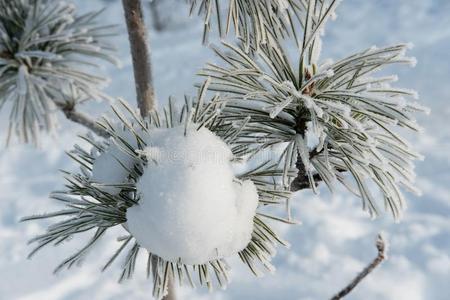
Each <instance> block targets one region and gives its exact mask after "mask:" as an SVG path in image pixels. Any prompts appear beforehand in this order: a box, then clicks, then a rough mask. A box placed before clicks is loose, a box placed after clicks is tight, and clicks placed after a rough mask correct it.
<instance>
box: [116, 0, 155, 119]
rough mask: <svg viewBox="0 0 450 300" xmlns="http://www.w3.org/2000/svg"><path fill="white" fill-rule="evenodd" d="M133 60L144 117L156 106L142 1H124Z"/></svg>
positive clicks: (141, 110)
mask: <svg viewBox="0 0 450 300" xmlns="http://www.w3.org/2000/svg"><path fill="white" fill-rule="evenodd" d="M122 4H123V8H124V12H125V19H126V23H127V29H128V38H129V40H130V48H131V56H132V59H133V70H134V81H135V84H136V97H137V103H138V106H139V109H140V112H141V115H142V117H147V116H148V114H149V112H150V111H151V110H152V109H153V108H154V106H155V93H154V88H153V78H152V67H151V62H150V47H149V43H148V40H147V29H146V27H145V23H144V15H143V11H142V5H141V1H140V0H122Z"/></svg>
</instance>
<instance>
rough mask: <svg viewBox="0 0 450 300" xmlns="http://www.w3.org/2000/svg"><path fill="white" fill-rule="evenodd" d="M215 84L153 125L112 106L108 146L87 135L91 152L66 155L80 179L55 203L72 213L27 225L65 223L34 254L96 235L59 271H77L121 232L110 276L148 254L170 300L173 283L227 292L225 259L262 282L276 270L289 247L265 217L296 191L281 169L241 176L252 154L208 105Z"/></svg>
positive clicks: (154, 118)
mask: <svg viewBox="0 0 450 300" xmlns="http://www.w3.org/2000/svg"><path fill="white" fill-rule="evenodd" d="M208 84H209V81H206V82H205V84H204V85H203V86H202V87H201V89H200V93H199V97H198V98H196V99H194V101H191V100H189V99H188V98H186V103H185V105H183V106H182V107H181V109H179V106H174V105H172V102H171V101H170V100H169V105H168V106H167V107H165V108H164V109H163V114H160V113H158V112H157V111H154V112H152V113H151V116H150V118H149V119H147V118H146V119H142V118H141V117H140V116H138V115H137V114H136V113H135V112H134V111H133V109H132V108H130V107H129V106H128V105H127V104H126V103H125V102H122V106H121V107H122V109H120V108H119V107H114V108H113V110H114V118H113V119H110V118H104V119H103V120H102V121H101V122H100V125H101V126H102V127H103V128H104V130H106V131H107V132H108V133H109V135H110V136H111V138H110V139H109V140H107V141H96V140H95V139H94V138H93V136H92V135H86V136H84V137H83V139H84V140H85V141H87V142H88V143H89V144H90V145H91V149H89V150H85V149H83V148H82V147H79V146H76V147H75V148H74V150H73V151H71V152H70V153H69V155H70V156H71V157H72V158H73V159H74V160H75V161H76V162H77V163H79V164H80V172H78V173H69V172H67V173H66V178H67V181H68V185H67V187H68V188H67V190H64V191H59V192H55V193H53V195H52V197H53V198H55V199H56V200H59V201H62V202H63V203H65V204H66V205H67V207H66V209H63V210H61V211H57V212H53V213H48V214H44V215H37V216H32V217H29V218H26V219H25V220H35V219H44V218H61V217H62V218H63V220H62V221H61V222H58V223H56V224H54V225H53V226H50V227H49V228H48V230H47V232H46V233H45V234H42V235H39V236H38V237H36V238H35V239H33V241H32V242H34V243H36V248H35V250H33V251H32V253H31V255H34V253H36V251H38V250H40V249H41V248H42V247H44V246H45V245H48V244H51V243H54V244H56V245H57V244H59V243H60V242H61V241H63V240H65V239H68V238H70V237H72V236H76V235H77V233H78V232H84V231H88V230H91V229H96V232H95V234H94V235H93V236H92V239H91V240H90V241H89V242H88V243H87V244H86V246H85V247H84V248H82V249H81V250H80V251H79V252H77V253H75V254H74V255H73V256H70V257H69V258H68V259H66V260H65V261H63V262H62V263H61V264H60V265H59V266H58V267H57V271H58V270H61V269H62V268H66V267H67V268H71V267H72V266H74V265H75V264H76V263H77V262H80V261H81V260H82V259H83V257H84V256H85V255H86V254H87V253H88V252H89V251H90V250H91V248H92V246H93V245H95V243H96V242H97V241H98V240H99V239H101V238H102V237H103V235H104V234H105V232H106V231H107V230H108V229H110V228H112V227H115V226H117V225H121V226H122V227H123V228H124V230H126V232H127V235H126V236H125V237H121V238H120V239H118V241H119V242H120V243H122V245H121V246H119V247H118V249H117V251H116V253H115V254H113V256H112V257H111V259H110V260H109V261H108V262H107V263H106V264H105V269H106V268H108V267H109V266H110V265H111V264H112V263H113V261H115V260H116V259H117V257H118V256H120V254H121V253H122V252H126V253H127V255H126V256H125V264H124V265H123V273H122V275H121V280H123V279H126V278H130V277H131V276H132V275H133V273H134V267H135V264H136V260H137V257H138V253H139V252H140V250H141V249H145V250H146V252H147V253H148V259H147V264H148V275H149V276H151V275H153V280H154V283H155V285H154V295H155V296H156V297H157V298H160V297H161V296H162V295H164V293H165V291H166V288H167V279H168V278H169V277H170V278H172V277H175V280H177V281H178V282H180V283H181V284H182V283H186V282H187V283H189V284H190V285H192V286H194V284H195V283H196V282H199V283H200V285H206V286H208V287H209V288H211V287H212V286H213V284H214V281H216V282H217V284H219V285H220V286H223V287H224V286H226V285H227V283H228V281H229V277H228V272H229V267H228V265H227V263H226V260H225V259H226V258H227V257H230V256H233V255H239V257H240V258H241V260H242V261H243V262H244V263H245V264H246V265H247V266H248V267H249V268H250V270H251V271H252V272H253V273H254V274H256V275H261V274H262V269H266V270H267V271H273V266H272V265H271V263H270V261H271V258H272V257H273V256H274V255H275V253H276V251H275V247H276V246H277V245H280V244H281V245H286V243H285V242H284V241H283V240H282V239H281V238H280V237H279V236H278V235H277V234H276V233H275V231H274V230H273V229H271V227H270V226H269V223H266V222H267V220H278V221H283V218H282V217H276V216H272V215H268V214H263V213H260V212H259V211H258V210H259V207H261V206H264V207H270V206H271V205H280V204H283V203H285V202H286V200H287V199H288V198H289V197H290V192H289V191H288V190H286V189H284V188H283V187H282V186H279V185H278V184H276V183H277V182H280V176H281V174H282V171H281V170H279V169H278V167H277V166H276V164H272V163H270V162H263V163H259V164H253V167H247V168H246V170H244V171H243V172H239V173H237V172H235V171H234V168H233V164H235V163H237V162H241V161H243V160H245V159H246V158H248V157H249V156H251V155H252V154H254V150H252V149H250V148H249V147H248V146H247V145H245V144H244V145H243V144H241V143H240V142H239V140H238V139H237V138H238V136H239V132H240V131H241V130H242V129H243V128H242V126H236V124H233V123H232V122H229V121H226V120H224V119H222V118H219V115H220V113H221V111H222V110H223V108H224V105H225V101H223V100H222V99H221V98H218V97H217V96H216V97H213V98H212V99H211V100H209V101H205V99H204V98H205V94H204V92H205V91H206V89H207V85H208ZM123 109H125V111H127V114H124V112H123ZM152 268H154V269H155V272H154V274H152V271H151V270H152ZM193 273H196V274H198V276H199V278H198V281H197V280H195V279H193V278H192V274H193ZM213 274H214V277H215V278H216V280H213V279H212V277H211V276H212V275H213Z"/></svg>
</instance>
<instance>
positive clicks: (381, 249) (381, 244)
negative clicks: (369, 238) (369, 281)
mask: <svg viewBox="0 0 450 300" xmlns="http://www.w3.org/2000/svg"><path fill="white" fill-rule="evenodd" d="M376 247H377V250H378V255H377V257H375V259H374V260H373V261H372V262H371V263H370V264H369V265H368V266H367V267H366V268H365V269H364V270H363V271H362V272H361V273H359V274H358V276H356V277H355V279H353V280H352V282H350V284H349V285H347V286H346V287H345V288H344V289H343V290H341V291H340V292H339V293H337V294H336V295H335V296H334V297H333V298H331V300H339V299H342V298H344V297H345V296H347V295H348V294H349V293H350V292H351V291H352V290H353V289H354V288H355V287H356V286H357V285H358V284H359V283H360V282H361V281H362V280H364V278H366V277H367V275H369V274H370V273H372V272H373V271H374V270H375V269H376V268H377V267H378V266H379V265H380V264H381V263H382V262H383V261H384V260H385V259H386V241H385V239H384V238H383V236H382V235H381V234H379V235H378V237H377V242H376Z"/></svg>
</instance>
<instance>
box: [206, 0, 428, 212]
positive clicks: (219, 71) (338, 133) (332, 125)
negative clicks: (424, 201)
mask: <svg viewBox="0 0 450 300" xmlns="http://www.w3.org/2000/svg"><path fill="white" fill-rule="evenodd" d="M337 2H338V1H319V0H317V1H316V0H311V1H308V7H307V10H306V12H305V15H304V16H302V19H303V20H304V22H303V24H304V26H303V29H304V30H303V41H302V42H301V43H300V45H301V47H300V48H299V51H298V52H297V54H296V55H297V58H296V59H295V60H293V61H291V60H290V56H289V54H288V52H287V50H286V48H285V44H286V42H285V41H281V40H280V39H279V38H278V37H276V36H274V35H271V34H270V33H268V35H267V43H265V44H263V45H260V46H259V48H258V49H253V50H254V51H250V52H247V51H245V49H244V48H243V47H236V46H233V45H230V44H224V46H225V48H226V51H221V50H219V49H216V52H217V54H218V56H219V57H220V58H221V59H222V60H223V61H224V63H225V65H224V66H218V65H214V64H209V65H208V66H207V67H206V68H205V70H204V71H203V72H202V73H201V74H202V75H204V76H208V77H211V78H212V79H213V81H212V84H211V86H210V89H211V90H214V91H220V92H223V93H224V94H226V95H228V97H229V98H230V101H229V102H228V103H229V104H228V105H227V107H226V108H225V109H224V113H223V114H222V115H221V117H223V118H225V119H228V120H239V119H241V120H243V121H244V120H245V121H246V122H247V119H244V118H245V117H247V116H250V117H251V118H250V120H249V121H248V126H246V127H245V129H244V130H243V131H242V132H241V133H240V135H241V137H243V138H246V139H247V140H248V142H249V144H252V145H259V146H260V147H263V148H264V147H269V146H271V145H275V144H282V145H286V147H285V151H284V152H283V154H282V157H281V158H280V161H281V162H282V163H284V170H285V172H288V171H289V170H291V169H292V168H294V167H296V168H297V169H298V177H297V178H296V179H295V180H294V182H292V183H291V182H285V184H286V185H290V184H292V189H293V190H299V189H302V188H306V187H311V188H313V189H316V185H317V182H318V181H324V182H325V183H326V184H327V186H328V187H329V188H330V189H333V186H334V183H335V182H336V181H339V182H341V183H343V184H344V185H345V186H347V187H348V188H349V189H350V191H352V192H354V193H355V194H356V195H358V196H360V197H361V198H362V200H363V206H364V209H366V210H367V211H369V212H370V214H371V215H375V214H377V212H378V208H377V205H376V203H375V202H376V201H375V196H374V194H373V189H372V187H374V186H375V187H378V188H379V190H380V192H381V194H382V196H383V199H384V205H385V207H386V209H388V210H390V211H392V213H393V215H394V216H395V217H399V215H400V213H401V210H402V208H403V207H404V197H403V194H402V192H401V190H400V187H404V188H406V189H409V190H412V191H416V188H415V187H414V185H413V180H414V170H413V160H415V159H417V158H420V155H418V154H417V153H416V152H415V151H414V150H413V149H412V147H411V146H410V145H409V144H408V142H407V141H405V139H404V138H403V137H402V136H401V133H402V132H403V131H404V130H403V131H402V130H401V128H406V129H411V130H413V131H418V130H419V129H420V128H419V126H418V125H417V124H416V122H415V119H414V113H415V112H420V111H426V109H425V108H423V107H422V106H421V105H419V104H417V103H416V102H415V101H413V100H411V99H414V98H416V93H415V92H413V91H410V90H407V89H401V88H397V87H393V86H392V83H393V82H394V81H396V77H395V76H387V77H375V75H374V73H375V72H376V71H378V70H380V69H381V68H383V67H385V66H389V65H392V64H407V65H413V64H415V60H414V59H413V58H409V57H406V56H405V52H406V51H407V49H408V47H409V46H408V45H406V44H399V45H394V46H389V47H383V48H377V47H372V48H370V49H366V50H364V51H361V52H359V53H356V54H354V55H351V56H349V57H347V58H344V59H342V60H339V61H337V62H332V61H325V62H323V63H322V64H319V63H318V58H319V54H320V48H321V43H322V42H321V36H320V35H321V34H322V33H323V26H324V24H325V23H326V21H327V20H328V19H329V18H330V17H332V16H333V14H334V9H335V7H336V4H337ZM297 36H299V35H298V34H297ZM298 53H299V54H298ZM345 174H348V175H350V176H351V177H352V178H353V179H354V181H353V182H348V181H347V180H346V179H347V178H348V176H345Z"/></svg>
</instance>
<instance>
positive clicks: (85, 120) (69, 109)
mask: <svg viewBox="0 0 450 300" xmlns="http://www.w3.org/2000/svg"><path fill="white" fill-rule="evenodd" d="M59 108H60V109H61V111H62V112H63V113H64V115H65V116H66V118H67V119H69V120H70V121H72V122H75V123H78V124H80V125H83V126H84V127H86V128H88V129H90V130H92V131H93V132H94V133H95V134H97V135H99V136H102V137H104V138H108V137H109V134H108V132H106V131H105V130H104V129H103V128H102V127H101V126H99V125H98V124H97V122H96V121H95V120H93V119H91V117H89V116H88V115H87V114H85V113H82V112H79V111H77V110H76V109H75V106H73V105H66V106H59Z"/></svg>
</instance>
